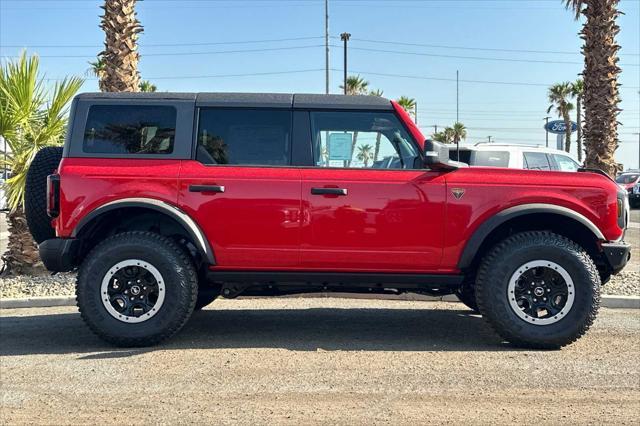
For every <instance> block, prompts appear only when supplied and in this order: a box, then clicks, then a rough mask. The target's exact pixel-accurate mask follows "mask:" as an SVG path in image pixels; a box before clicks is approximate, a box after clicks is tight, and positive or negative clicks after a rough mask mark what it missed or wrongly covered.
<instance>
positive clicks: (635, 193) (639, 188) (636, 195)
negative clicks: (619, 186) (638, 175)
mask: <svg viewBox="0 0 640 426" xmlns="http://www.w3.org/2000/svg"><path fill="white" fill-rule="evenodd" d="M628 191H629V204H631V207H640V182H636V184H635V185H633V188H630V189H628Z"/></svg>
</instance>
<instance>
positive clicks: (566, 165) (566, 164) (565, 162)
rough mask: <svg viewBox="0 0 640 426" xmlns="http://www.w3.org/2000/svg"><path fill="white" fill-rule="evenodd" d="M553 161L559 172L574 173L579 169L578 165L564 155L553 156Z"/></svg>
mask: <svg viewBox="0 0 640 426" xmlns="http://www.w3.org/2000/svg"><path fill="white" fill-rule="evenodd" d="M553 159H554V160H555V162H556V164H557V165H558V170H560V171H561V172H575V171H577V170H578V169H579V168H580V165H579V164H578V163H576V162H575V161H573V158H571V157H567V156H566V155H560V154H553Z"/></svg>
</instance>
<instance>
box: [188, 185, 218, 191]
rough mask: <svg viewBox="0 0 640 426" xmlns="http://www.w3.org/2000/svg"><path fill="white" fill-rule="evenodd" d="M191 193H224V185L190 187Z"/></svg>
mask: <svg viewBox="0 0 640 426" xmlns="http://www.w3.org/2000/svg"><path fill="white" fill-rule="evenodd" d="M189 192H224V186H222V185H189Z"/></svg>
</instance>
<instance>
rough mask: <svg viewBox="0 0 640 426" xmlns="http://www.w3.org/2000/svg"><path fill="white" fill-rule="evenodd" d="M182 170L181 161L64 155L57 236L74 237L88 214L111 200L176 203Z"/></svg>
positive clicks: (59, 168)
mask: <svg viewBox="0 0 640 426" xmlns="http://www.w3.org/2000/svg"><path fill="white" fill-rule="evenodd" d="M179 170H180V160H146V159H145V160H141V159H121V158H119V159H114V158H63V159H62V162H61V163H60V166H59V167H58V173H59V174H60V214H59V216H58V218H57V219H56V220H55V221H54V224H55V226H56V232H57V234H58V236H59V237H69V236H71V233H72V232H73V230H74V228H75V227H76V226H77V225H78V222H79V221H80V220H81V219H82V218H83V217H84V216H85V215H87V214H88V213H90V212H91V211H93V210H95V209H96V208H98V207H100V206H102V205H104V204H106V203H109V202H111V201H115V200H120V199H124V198H153V199H156V200H161V201H166V202H167V203H170V204H173V205H175V204H176V202H177V199H178V173H179Z"/></svg>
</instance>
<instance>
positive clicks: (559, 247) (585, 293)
mask: <svg viewBox="0 0 640 426" xmlns="http://www.w3.org/2000/svg"><path fill="white" fill-rule="evenodd" d="M536 259H544V260H548V261H552V262H555V263H557V264H558V265H560V266H562V267H563V268H564V269H565V270H566V271H567V272H568V273H569V275H570V277H571V279H572V280H573V284H574V291H575V299H574V302H573V306H572V307H571V309H570V310H569V311H568V313H567V314H566V316H565V317H564V318H562V319H560V320H559V321H557V322H555V323H553V324H548V325H536V324H531V323H528V322H526V321H524V320H523V319H521V318H520V317H518V316H517V315H516V313H515V312H514V311H513V309H512V308H511V306H510V304H509V296H508V294H507V288H508V283H509V280H510V277H511V276H512V275H513V274H514V272H515V271H516V269H517V268H519V267H520V266H521V265H523V264H525V263H526V262H528V261H532V260H536ZM475 290H476V300H477V302H478V307H479V308H480V313H481V314H482V316H483V317H484V318H485V319H486V320H487V321H488V323H489V324H490V325H491V326H492V327H493V329H494V330H495V331H496V332H497V333H498V334H499V335H500V336H502V337H503V338H504V339H505V340H507V341H509V342H510V343H511V344H513V345H515V346H519V347H524V348H536V349H558V348H561V347H562V346H565V345H568V344H570V343H572V342H574V341H576V340H577V339H578V338H580V337H581V336H582V335H583V334H584V333H585V332H586V331H587V330H588V329H589V327H590V326H591V324H592V323H593V321H594V320H595V318H596V314H597V312H598V308H599V305H600V276H599V274H598V270H597V268H596V266H595V264H594V263H593V260H592V259H591V257H590V256H589V255H588V254H587V253H586V252H585V250H584V249H583V248H582V247H580V246H579V245H578V244H576V243H575V242H573V241H571V240H569V239H567V238H565V237H563V236H561V235H558V234H554V233H552V232H547V231H531V232H523V233H519V234H515V235H512V236H510V237H508V238H506V239H505V240H503V241H502V242H500V243H498V244H497V245H496V246H494V247H493V248H492V249H491V250H490V252H489V253H488V254H487V255H486V256H485V257H484V259H483V260H482V262H481V264H480V268H479V270H478V275H477V278H476V287H475Z"/></svg>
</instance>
